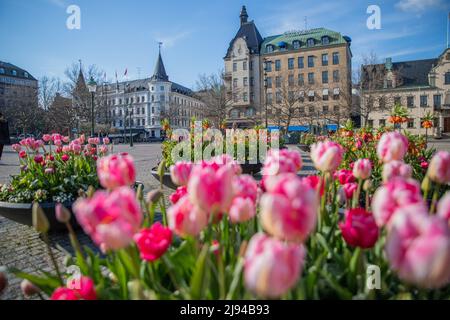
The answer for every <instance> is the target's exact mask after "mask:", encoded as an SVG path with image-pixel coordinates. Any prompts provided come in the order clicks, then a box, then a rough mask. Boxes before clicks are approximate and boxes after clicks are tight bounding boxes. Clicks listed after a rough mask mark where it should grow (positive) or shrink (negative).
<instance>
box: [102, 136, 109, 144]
mask: <svg viewBox="0 0 450 320" xmlns="http://www.w3.org/2000/svg"><path fill="white" fill-rule="evenodd" d="M103 143H104V144H106V145H108V144H110V143H111V140H109V138H108V137H104V138H103Z"/></svg>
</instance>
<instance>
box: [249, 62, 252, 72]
mask: <svg viewBox="0 0 450 320" xmlns="http://www.w3.org/2000/svg"><path fill="white" fill-rule="evenodd" d="M249 66H250V70H253V61H250V65H249Z"/></svg>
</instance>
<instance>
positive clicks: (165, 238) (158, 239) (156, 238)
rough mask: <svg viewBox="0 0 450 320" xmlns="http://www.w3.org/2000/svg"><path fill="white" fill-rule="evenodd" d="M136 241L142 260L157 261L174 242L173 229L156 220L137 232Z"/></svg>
mask: <svg viewBox="0 0 450 320" xmlns="http://www.w3.org/2000/svg"><path fill="white" fill-rule="evenodd" d="M134 241H135V242H136V245H137V246H138V248H139V251H140V253H141V258H142V260H145V261H155V260H157V259H159V257H161V256H162V255H163V254H164V253H165V252H166V251H167V249H168V248H169V246H170V244H171V243H172V231H170V229H169V228H167V227H164V226H163V225H162V224H161V223H159V222H156V223H155V224H154V225H152V226H151V227H150V228H147V229H143V230H141V231H140V232H139V233H137V234H135V235H134Z"/></svg>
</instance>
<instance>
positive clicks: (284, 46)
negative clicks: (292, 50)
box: [277, 41, 287, 50]
mask: <svg viewBox="0 0 450 320" xmlns="http://www.w3.org/2000/svg"><path fill="white" fill-rule="evenodd" d="M277 45H278V48H280V50H286V47H287V43H286V42H284V41H281V42H278V44H277Z"/></svg>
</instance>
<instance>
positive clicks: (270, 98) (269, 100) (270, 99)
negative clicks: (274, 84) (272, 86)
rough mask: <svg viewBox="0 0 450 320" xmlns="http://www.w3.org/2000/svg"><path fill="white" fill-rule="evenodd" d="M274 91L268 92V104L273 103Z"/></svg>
mask: <svg viewBox="0 0 450 320" xmlns="http://www.w3.org/2000/svg"><path fill="white" fill-rule="evenodd" d="M272 99H273V98H272V93H271V92H269V93H268V94H267V104H272Z"/></svg>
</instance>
